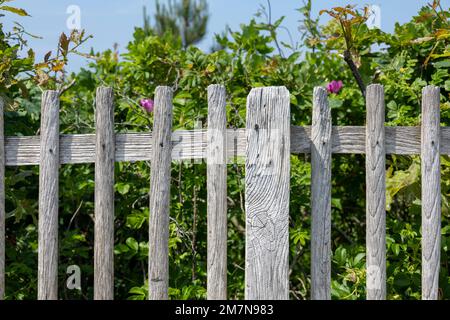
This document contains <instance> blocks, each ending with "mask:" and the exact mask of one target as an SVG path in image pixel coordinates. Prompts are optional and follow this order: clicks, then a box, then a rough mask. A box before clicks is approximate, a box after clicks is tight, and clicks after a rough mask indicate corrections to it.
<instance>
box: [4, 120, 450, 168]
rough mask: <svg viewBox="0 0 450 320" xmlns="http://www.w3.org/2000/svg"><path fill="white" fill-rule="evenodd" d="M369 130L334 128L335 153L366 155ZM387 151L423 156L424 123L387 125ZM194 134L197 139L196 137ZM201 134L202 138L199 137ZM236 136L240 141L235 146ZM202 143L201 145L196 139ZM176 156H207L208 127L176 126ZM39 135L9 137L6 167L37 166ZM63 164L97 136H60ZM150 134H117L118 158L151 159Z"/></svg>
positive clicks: (90, 157)
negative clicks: (367, 131)
mask: <svg viewBox="0 0 450 320" xmlns="http://www.w3.org/2000/svg"><path fill="white" fill-rule="evenodd" d="M365 131H366V128H365V127H363V126H346V127H336V126H335V127H333V130H332V149H331V151H332V153H336V154H352V153H353V154H364V153H365V152H366V142H365V140H366V133H365ZM385 134H386V143H385V145H386V154H398V155H419V154H420V127H386V128H385ZM193 136H194V138H193ZM196 136H198V137H196ZM234 138H236V141H237V144H236V145H235V144H234ZM200 140H201V141H204V142H202V143H201V145H197V144H196V143H195V141H200ZM172 145H173V151H172V159H173V160H189V159H202V158H205V155H206V149H207V132H206V130H195V131H189V130H177V131H174V132H173V134H172ZM245 146H246V136H245V129H237V130H234V129H227V154H228V161H230V160H232V159H233V157H234V156H235V155H237V156H239V157H244V156H245ZM39 149H40V147H39V136H30V137H5V158H6V166H25V165H38V164H39V152H40V151H39ZM60 149H61V152H60V163H61V164H69V163H73V164H75V163H94V162H95V134H75V135H61V138H60ZM310 149H311V127H309V126H305V127H298V126H292V127H291V153H293V154H300V153H310ZM441 154H450V127H441ZM151 155H152V135H151V134H150V133H126V134H123V133H122V134H116V156H115V160H116V161H118V162H121V161H129V162H133V161H150V160H151Z"/></svg>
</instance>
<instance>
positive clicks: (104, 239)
mask: <svg viewBox="0 0 450 320" xmlns="http://www.w3.org/2000/svg"><path fill="white" fill-rule="evenodd" d="M327 96H328V94H327V92H326V90H325V89H323V88H316V89H315V90H314V97H313V121H312V126H311V127H297V126H290V96H289V92H288V90H287V89H286V88H284V87H269V88H257V89H253V90H252V91H251V92H250V94H249V96H248V100H247V123H246V129H237V130H231V129H227V128H226V123H227V121H226V112H225V111H226V110H225V106H226V98H225V97H226V93H225V89H224V87H223V86H220V85H212V86H210V87H208V112H209V114H208V129H207V130H191V131H175V132H172V90H171V89H170V88H168V87H158V88H157V89H156V94H155V114H154V130H153V132H152V133H128V134H115V133H114V107H113V91H112V90H111V89H110V88H104V87H102V88H99V89H98V90H97V96H96V134H85V135H60V134H59V96H58V93H57V92H55V91H47V92H45V93H44V94H43V98H42V109H41V110H42V112H41V129H40V134H41V135H40V136H33V137H4V133H3V132H4V130H3V125H4V123H3V104H2V103H1V101H0V297H3V296H4V290H5V279H4V278H5V204H4V203H5V184H4V175H5V166H22V165H39V166H40V179H39V232H38V235H39V236H38V238H39V239H38V241H39V246H38V247H39V249H38V256H39V258H38V299H42V300H46V299H49V300H51V299H57V298H58V295H57V293H58V168H59V166H60V165H61V164H70V163H71V164H74V163H94V162H95V245H94V248H95V250H94V251H95V254H94V299H98V300H109V299H113V298H114V295H113V291H114V290H113V289H114V265H113V261H114V251H113V248H114V163H115V162H117V161H142V160H147V161H151V166H152V174H151V182H150V213H151V214H150V222H149V287H150V290H149V299H168V281H169V279H168V274H169V272H168V271H169V270H168V269H169V257H168V237H169V212H170V208H169V199H170V166H171V162H172V160H184V159H206V161H207V192H208V199H207V224H208V226H207V228H208V239H207V258H206V259H207V296H208V299H226V298H227V201H226V196H227V184H226V181H227V176H226V175H227V171H226V163H227V161H229V160H230V158H232V157H234V156H243V157H245V158H246V160H245V170H246V176H245V198H246V202H245V210H246V263H245V282H246V283H245V297H246V299H288V298H289V275H288V269H289V261H288V260H289V255H288V253H289V234H288V232H289V228H288V222H289V214H290V213H289V193H290V182H289V180H290V154H291V153H294V154H299V153H311V165H312V167H311V172H312V180H311V189H312V190H311V191H312V195H311V196H312V200H311V201H312V212H311V214H312V230H311V250H312V259H311V260H312V261H311V286H312V292H311V298H312V299H330V298H331V293H330V287H331V161H332V154H333V153H340V154H349V153H354V154H366V190H367V191H366V203H367V205H366V247H367V255H366V259H367V299H385V298H386V240H385V239H386V226H385V224H386V222H385V221H386V211H385V207H386V196H385V193H386V183H385V170H386V167H385V157H386V154H402V155H414V154H415V155H418V154H420V156H421V159H422V298H423V299H437V298H438V279H439V262H440V256H439V255H440V219H441V200H440V160H439V159H440V154H450V127H440V115H439V109H440V93H439V88H437V87H432V86H429V87H426V88H424V89H423V97H422V126H421V127H385V126H384V115H385V107H384V91H383V87H382V86H380V85H371V86H369V87H368V88H367V96H366V101H367V125H366V126H365V127H364V126H358V127H352V126H346V127H334V126H332V121H331V112H330V108H329V105H328V97H327ZM291 214H293V215H295V214H296V213H295V212H292V213H291Z"/></svg>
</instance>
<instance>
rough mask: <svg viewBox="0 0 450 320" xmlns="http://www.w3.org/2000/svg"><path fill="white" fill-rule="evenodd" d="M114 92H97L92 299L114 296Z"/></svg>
mask: <svg viewBox="0 0 450 320" xmlns="http://www.w3.org/2000/svg"><path fill="white" fill-rule="evenodd" d="M113 100H114V93H113V90H112V89H111V88H105V87H100V88H98V89H97V95H96V113H95V124H96V144H95V233H94V300H113V299H114V150H115V146H114V143H115V137H114V105H113V103H114V102H113Z"/></svg>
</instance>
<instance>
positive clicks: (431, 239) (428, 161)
mask: <svg viewBox="0 0 450 320" xmlns="http://www.w3.org/2000/svg"><path fill="white" fill-rule="evenodd" d="M440 137H441V136H440V93H439V88H438V87H434V86H428V87H426V88H424V89H423V91H422V146H421V159H422V165H421V170H422V299H423V300H437V299H438V289H439V265H440V253H441V166H440Z"/></svg>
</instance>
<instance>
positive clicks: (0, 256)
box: [0, 97, 6, 300]
mask: <svg viewBox="0 0 450 320" xmlns="http://www.w3.org/2000/svg"><path fill="white" fill-rule="evenodd" d="M3 112H4V102H3V99H2V98H1V97H0V300H3V299H4V298H5V238H6V226H5V223H6V221H5V219H6V214H5V162H6V161H5V130H4V129H5V126H4V114H3Z"/></svg>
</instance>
